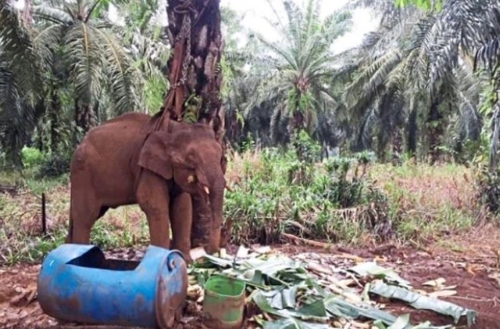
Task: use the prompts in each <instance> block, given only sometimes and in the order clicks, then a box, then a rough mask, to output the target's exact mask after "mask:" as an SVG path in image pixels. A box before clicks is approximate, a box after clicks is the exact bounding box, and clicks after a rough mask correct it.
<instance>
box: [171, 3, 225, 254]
mask: <svg viewBox="0 0 500 329" xmlns="http://www.w3.org/2000/svg"><path fill="white" fill-rule="evenodd" d="M186 3H187V4H188V5H189V7H186V5H185V4H186ZM219 3H220V0H193V1H188V2H185V1H182V0H168V1H167V15H168V37H169V40H170V45H171V47H172V49H173V54H174V55H173V56H172V57H171V58H170V59H169V62H168V68H169V81H170V85H171V86H172V88H175V89H174V91H175V92H172V93H167V96H166V97H165V101H164V110H166V111H168V112H169V115H170V117H171V118H172V119H174V120H182V119H185V118H186V114H189V115H192V114H195V116H196V118H197V121H198V122H204V123H208V122H211V123H212V124H213V128H214V131H215V133H216V136H217V139H218V141H219V143H221V145H222V146H223V149H225V147H224V146H225V145H224V143H223V141H222V139H223V134H224V113H223V111H222V104H221V100H220V90H221V85H222V72H221V69H220V58H221V54H222V35H221V28H220V25H221V14H220V7H219ZM186 101H187V103H188V104H186V105H187V106H184V104H185V103H186ZM188 112H189V113H188ZM192 202H193V224H194V225H193V227H192V231H191V246H192V248H195V247H198V246H202V245H205V244H206V242H207V241H208V240H207V238H208V233H209V232H210V227H211V218H201V217H200V216H199V214H200V213H202V211H201V209H202V208H203V206H204V205H203V204H202V201H201V200H200V199H199V198H196V197H194V198H192Z"/></svg>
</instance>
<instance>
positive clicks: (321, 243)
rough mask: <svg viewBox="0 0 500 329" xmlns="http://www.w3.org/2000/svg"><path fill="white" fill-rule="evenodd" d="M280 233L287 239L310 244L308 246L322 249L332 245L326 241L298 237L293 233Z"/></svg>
mask: <svg viewBox="0 0 500 329" xmlns="http://www.w3.org/2000/svg"><path fill="white" fill-rule="evenodd" d="M281 235H282V236H284V237H285V238H287V239H291V240H295V241H299V242H302V243H304V244H307V245H310V246H313V247H319V248H324V249H330V248H331V247H332V246H331V245H330V244H328V243H324V242H318V241H313V240H308V239H304V238H299V237H298V236H295V235H292V234H288V233H281Z"/></svg>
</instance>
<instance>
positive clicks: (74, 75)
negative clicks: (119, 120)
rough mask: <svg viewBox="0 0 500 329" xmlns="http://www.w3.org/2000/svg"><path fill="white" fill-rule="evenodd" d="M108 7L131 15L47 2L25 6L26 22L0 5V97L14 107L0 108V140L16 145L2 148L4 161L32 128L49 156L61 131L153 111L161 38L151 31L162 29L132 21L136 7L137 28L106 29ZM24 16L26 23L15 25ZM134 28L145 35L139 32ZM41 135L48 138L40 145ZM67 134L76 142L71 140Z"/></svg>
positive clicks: (163, 57) (121, 5) (160, 76)
mask: <svg viewBox="0 0 500 329" xmlns="http://www.w3.org/2000/svg"><path fill="white" fill-rule="evenodd" d="M150 2H151V1H150ZM150 2H148V3H147V4H146V3H142V4H141V6H146V5H148V4H150ZM111 3H114V4H115V5H117V8H118V11H119V14H121V15H122V16H127V14H126V11H127V10H132V8H130V7H129V6H130V3H128V2H127V1H115V2H111V1H97V0H96V1H95V2H90V1H84V0H82V1H76V2H65V1H60V0H54V1H50V2H42V3H41V4H40V3H38V2H33V3H31V5H30V6H29V7H28V8H29V9H30V13H31V15H25V14H23V13H25V12H26V7H25V8H24V11H20V10H16V8H14V7H13V6H12V5H11V4H9V3H7V4H6V3H2V6H3V7H2V10H1V13H2V16H1V19H2V24H1V26H0V35H1V41H0V49H1V58H2V61H1V62H2V65H1V67H2V73H0V74H1V76H0V80H2V79H3V80H4V81H7V82H9V81H10V84H9V85H7V84H5V83H2V86H8V88H7V87H5V88H3V89H2V91H4V92H6V91H8V92H10V94H11V97H2V99H3V100H4V103H5V101H7V100H11V103H12V102H14V98H13V97H12V96H16V97H17V100H18V101H17V102H14V104H17V107H16V106H13V105H12V104H10V105H9V104H5V105H4V104H0V117H1V118H2V119H0V120H1V121H2V123H3V122H5V124H3V125H2V126H3V127H6V128H5V129H4V132H3V134H4V135H6V136H7V135H8V136H11V139H16V140H17V142H16V143H14V142H13V140H12V141H11V142H9V143H8V146H7V147H11V150H12V152H10V153H11V154H17V152H18V150H19V149H20V147H22V145H24V144H25V143H27V142H28V141H29V140H30V139H31V137H32V136H30V132H31V131H32V130H34V129H35V127H36V128H37V131H38V132H37V133H36V135H35V137H36V138H37V139H38V140H41V139H48V140H50V141H51V148H52V149H55V146H56V145H57V144H58V142H59V141H61V140H63V139H65V138H61V136H58V135H60V134H61V129H63V130H66V131H67V132H68V131H69V132H70V134H71V132H72V131H75V129H74V128H75V126H76V127H79V128H80V130H82V131H83V132H84V131H85V130H87V129H88V128H89V127H90V126H91V125H92V124H93V123H94V124H95V123H99V122H101V121H103V120H106V119H107V118H110V117H113V116H116V115H118V114H120V113H123V112H126V111H152V109H153V108H154V107H159V104H161V95H162V94H163V93H164V89H165V87H166V77H165V74H164V68H165V66H166V61H167V58H168V54H169V50H168V46H167V44H166V42H164V41H162V40H161V38H162V37H164V36H163V35H162V34H161V33H156V34H155V33H153V32H152V31H151V30H152V29H153V28H154V29H156V30H159V31H160V32H161V31H162V30H161V29H159V28H157V27H156V26H157V25H154V24H152V23H154V22H151V20H152V17H151V15H147V14H144V15H138V14H137V12H139V13H140V12H141V11H139V10H136V9H137V8H134V10H135V14H136V15H135V16H134V18H137V16H138V18H137V20H139V19H140V20H141V22H140V24H139V23H137V24H135V25H134V24H132V23H133V22H134V20H132V21H128V23H129V27H124V26H119V25H116V24H115V23H113V22H110V21H109V20H108V19H107V18H106V16H105V15H104V10H105V9H107V7H106V6H109V4H111ZM152 6H153V7H152V8H153V9H154V6H156V5H154V4H153V5H152ZM142 12H143V13H144V12H146V11H142ZM25 16H26V17H28V18H32V19H30V21H29V22H26V21H25V20H22V19H20V18H22V17H25ZM139 25H142V26H146V27H147V28H148V29H151V30H147V31H144V30H139V29H137V26H139ZM152 27H153V28H152ZM7 73H10V74H7ZM14 87H15V88H14ZM159 89H160V90H159ZM2 91H0V92H2ZM158 99H159V101H160V103H159V102H158ZM35 105H36V106H35ZM14 110H16V111H15V112H13V111H14ZM68 118H69V120H70V121H73V122H74V123H73V124H72V125H69V126H68V123H69V122H68V121H66V119H68ZM7 120H9V121H7ZM65 121H66V122H65ZM13 122H14V123H16V124H17V126H16V124H13ZM63 122H64V124H63ZM61 125H64V126H65V128H64V127H61ZM16 127H17V128H16ZM46 127H48V129H46ZM28 128H29V129H28ZM7 130H8V131H7ZM48 130H50V138H45V137H44V134H46V131H48ZM0 134H2V132H1V131H0ZM73 135H74V137H75V138H74V143H76V142H77V141H78V136H77V135H76V134H73Z"/></svg>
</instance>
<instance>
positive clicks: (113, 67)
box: [96, 29, 140, 113]
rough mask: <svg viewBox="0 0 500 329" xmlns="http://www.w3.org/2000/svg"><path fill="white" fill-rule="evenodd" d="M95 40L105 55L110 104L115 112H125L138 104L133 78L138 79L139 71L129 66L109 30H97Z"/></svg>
mask: <svg viewBox="0 0 500 329" xmlns="http://www.w3.org/2000/svg"><path fill="white" fill-rule="evenodd" d="M96 33H97V34H98V36H97V40H98V42H99V44H100V46H101V47H102V51H101V53H102V54H103V55H104V56H105V61H104V65H105V66H104V67H105V73H104V74H105V76H106V77H107V79H108V81H109V88H110V96H111V99H112V104H113V105H114V107H115V109H116V112H117V113H125V112H128V111H130V110H132V109H134V108H136V107H137V106H138V104H139V101H138V99H139V95H136V94H135V93H134V88H133V87H134V80H135V79H139V78H138V77H139V76H140V72H138V71H137V69H136V68H134V67H132V66H131V61H130V59H129V57H128V56H127V55H126V54H125V51H124V48H123V47H122V45H121V44H120V43H119V42H118V40H116V38H115V36H114V35H113V34H112V33H110V32H109V31H102V30H97V29H96Z"/></svg>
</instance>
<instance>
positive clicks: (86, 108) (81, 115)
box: [73, 100, 94, 145]
mask: <svg viewBox="0 0 500 329" xmlns="http://www.w3.org/2000/svg"><path fill="white" fill-rule="evenodd" d="M93 112H94V111H93V109H92V106H90V105H89V104H81V103H80V102H79V101H78V100H75V113H74V114H75V124H76V126H77V127H79V128H80V129H81V130H82V136H84V135H85V134H86V133H87V132H88V131H89V130H90V128H91V127H92V125H93V117H94V113H93ZM79 138H80V136H78V132H76V133H75V135H74V139H73V142H74V144H75V145H76V144H77V143H78V142H79Z"/></svg>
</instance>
